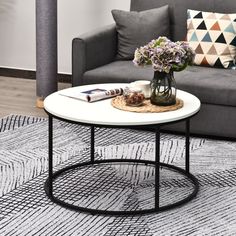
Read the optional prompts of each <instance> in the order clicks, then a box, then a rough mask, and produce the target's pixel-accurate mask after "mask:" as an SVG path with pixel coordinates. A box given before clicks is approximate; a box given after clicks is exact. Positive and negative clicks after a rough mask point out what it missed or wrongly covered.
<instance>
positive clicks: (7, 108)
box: [0, 76, 71, 117]
mask: <svg viewBox="0 0 236 236" xmlns="http://www.w3.org/2000/svg"><path fill="white" fill-rule="evenodd" d="M58 87H59V89H63V88H68V87H71V85H70V84H68V83H59V84H58ZM36 98H37V97H36V81H35V80H28V79H19V78H11V77H2V76H0V117H4V116H7V115H9V114H19V115H29V116H37V117H47V115H46V113H45V112H44V110H43V109H40V108H37V107H36Z"/></svg>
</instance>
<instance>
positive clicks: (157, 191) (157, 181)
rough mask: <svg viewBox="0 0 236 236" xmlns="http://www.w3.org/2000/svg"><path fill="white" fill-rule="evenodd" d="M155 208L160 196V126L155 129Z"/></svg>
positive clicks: (157, 207) (157, 205)
mask: <svg viewBox="0 0 236 236" xmlns="http://www.w3.org/2000/svg"><path fill="white" fill-rule="evenodd" d="M155 134H156V137H155V141H156V143H155V209H156V210H158V209H159V207H160V206H159V200H160V199H159V198H160V127H159V126H158V127H157V128H156V130H155Z"/></svg>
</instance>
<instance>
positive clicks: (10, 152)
mask: <svg viewBox="0 0 236 236" xmlns="http://www.w3.org/2000/svg"><path fill="white" fill-rule="evenodd" d="M54 129H55V134H54V148H55V149H54V150H55V151H54V165H55V166H56V167H55V170H56V169H60V168H62V167H63V166H67V165H69V164H73V163H77V162H79V161H85V160H87V159H88V154H89V138H90V137H89V130H88V128H85V127H81V126H76V125H70V124H66V123H63V122H59V121H57V122H54ZM95 133H96V137H95V140H96V142H95V145H96V156H95V157H96V158H98V159H100V158H136V159H139V158H142V159H151V160H152V159H153V155H154V154H153V151H154V143H153V140H154V135H153V133H151V132H145V131H134V130H122V129H119V130H110V129H96V132H95ZM0 150H1V152H0V235H1V236H10V235H14V236H23V235H27V236H31V235H38V236H44V235H45V236H51V235H53V236H59V235H66V236H67V235H87V236H98V235H104V236H113V235H114V236H115V235H116V236H125V235H127V236H128V235H133V236H134V235H135V236H136V235H137V236H138V235H140V236H144V235H147V236H169V235H171V236H175V235H176V236H177V235H178V236H182V235H184V236H185V235H191V236H202V235H207V236H211V235H212V236H213V235H224V236H227V235H232V236H233V235H236V187H235V185H236V168H235V167H236V143H235V142H230V141H215V140H210V139H200V138H192V139H191V147H190V150H191V168H190V169H191V172H192V173H193V174H194V175H195V176H196V177H197V178H198V179H199V182H200V191H199V194H198V195H197V197H196V198H195V199H194V200H192V201H191V202H189V203H188V204H186V205H184V206H181V207H178V208H176V209H173V210H169V211H165V212H161V213H159V214H149V215H144V216H140V217H104V216H92V215H89V214H84V213H78V212H74V211H70V210H67V209H64V208H62V207H60V206H58V205H56V204H54V203H52V202H51V201H50V200H49V199H48V198H47V196H46V194H45V192H44V188H43V187H44V181H45V179H46V178H47V172H46V171H47V155H48V151H47V120H46V119H43V118H35V117H25V116H19V115H11V116H8V117H5V118H3V119H1V120H0ZM184 151H185V150H184V138H183V137H182V136H175V135H167V134H163V135H162V136H161V158H162V161H164V162H166V163H172V164H175V165H178V166H180V167H182V166H184ZM153 186H154V169H153V168H152V167H150V166H141V165H110V164H109V165H101V166H97V167H96V168H93V167H90V168H88V167H87V168H83V169H75V170H73V171H71V172H70V173H65V174H64V175H62V176H61V177H60V178H58V179H57V181H56V182H55V194H56V195H57V196H59V197H60V198H61V199H64V200H65V201H67V202H70V203H73V204H79V205H80V206H87V207H92V208H99V209H100V208H101V209H112V210H135V209H143V208H152V207H153V204H154V199H153V195H154V188H153ZM191 188H192V185H191V184H190V183H189V181H188V180H186V179H185V178H183V177H182V176H181V175H178V174H177V173H175V172H170V171H169V170H167V169H165V168H162V169H161V193H160V194H161V205H164V204H166V203H171V202H173V201H176V200H178V199H180V198H182V197H184V196H185V195H186V194H188V192H189V191H191Z"/></svg>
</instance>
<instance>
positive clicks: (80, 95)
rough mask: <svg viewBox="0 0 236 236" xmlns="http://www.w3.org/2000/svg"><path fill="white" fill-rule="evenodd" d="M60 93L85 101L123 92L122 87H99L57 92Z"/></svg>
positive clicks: (92, 100)
mask: <svg viewBox="0 0 236 236" xmlns="http://www.w3.org/2000/svg"><path fill="white" fill-rule="evenodd" d="M59 94H60V95H62V96H66V97H70V98H75V99H79V100H83V101H86V102H94V101H98V100H102V99H106V98H110V97H114V96H117V95H121V94H123V88H114V89H109V90H106V89H101V88H95V89H91V90H86V91H76V90H64V91H63V90H62V91H60V92H59Z"/></svg>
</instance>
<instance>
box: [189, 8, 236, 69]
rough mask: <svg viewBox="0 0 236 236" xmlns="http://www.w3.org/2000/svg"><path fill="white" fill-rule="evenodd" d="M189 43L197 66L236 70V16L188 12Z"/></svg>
mask: <svg viewBox="0 0 236 236" xmlns="http://www.w3.org/2000/svg"><path fill="white" fill-rule="evenodd" d="M187 41H188V42H189V45H190V46H191V47H192V48H193V49H194V50H195V52H196V57H195V61H194V63H195V64H196V65H203V66H213V67H221V68H235V56H236V14H221V13H214V12H203V11H195V10H188V20H187Z"/></svg>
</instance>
